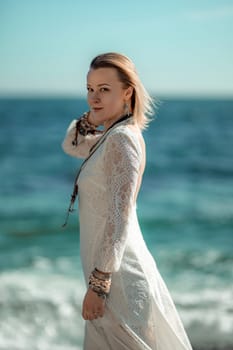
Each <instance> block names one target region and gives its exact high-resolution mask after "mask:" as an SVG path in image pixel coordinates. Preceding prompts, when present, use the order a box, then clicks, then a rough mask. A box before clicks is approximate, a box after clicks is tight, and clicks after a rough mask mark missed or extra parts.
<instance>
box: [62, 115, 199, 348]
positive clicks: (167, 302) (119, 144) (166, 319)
mask: <svg viewBox="0 0 233 350" xmlns="http://www.w3.org/2000/svg"><path fill="white" fill-rule="evenodd" d="M126 124H127V122H125V121H123V122H121V123H119V124H118V125H116V126H114V127H113V128H112V129H110V130H109V131H108V133H107V134H106V136H105V140H104V142H103V143H102V144H101V145H100V146H99V147H98V148H97V150H96V151H95V152H94V153H93V155H92V156H91V157H90V159H89V160H88V161H87V162H86V164H85V166H84V167H83V169H82V171H81V173H80V176H79V179H78V186H79V217H80V252H81V260H82V264H83V271H84V275H85V280H86V283H88V277H89V275H90V273H91V271H92V270H93V269H94V268H95V267H97V268H98V269H99V270H101V271H106V272H112V285H111V291H110V295H109V297H108V299H107V302H106V309H105V314H104V317H103V318H98V319H96V320H93V321H86V329H85V340H84V349H85V350H123V349H124V350H126V349H130V350H142V349H144V350H146V349H148V350H152V349H153V350H184V349H185V350H187V349H189V350H190V349H192V348H191V345H190V342H189V340H188V337H187V335H186V333H185V330H184V327H183V325H182V322H181V320H180V318H179V315H178V313H177V311H176V308H175V306H174V303H173V301H172V299H171V296H170V294H169V292H168V290H167V288H166V286H165V284H164V282H163V279H162V278H161V276H160V274H159V272H158V270H157V267H156V263H155V261H154V259H153V257H152V256H151V254H150V253H149V251H148V249H147V247H146V244H145V242H144V240H143V237H142V233H141V230H140V227H139V224H138V219H137V212H136V204H135V202H136V197H137V193H138V190H139V187H140V182H141V178H142V174H143V170H144V160H145V154H144V150H143V148H142V145H141V142H140V137H139V134H137V133H136V132H134V131H133V130H132V129H131V128H130V127H129V126H128V125H126ZM74 135H75V121H73V122H72V123H71V125H70V127H69V128H68V131H67V134H66V137H65V140H64V142H63V149H64V151H65V152H66V153H68V154H69V155H71V156H75V157H87V156H88V155H89V150H90V148H91V146H93V144H95V143H96V142H97V139H98V138H99V136H93V135H88V136H86V137H84V136H82V135H78V146H77V147H75V146H72V140H73V139H74ZM140 136H141V135H140Z"/></svg>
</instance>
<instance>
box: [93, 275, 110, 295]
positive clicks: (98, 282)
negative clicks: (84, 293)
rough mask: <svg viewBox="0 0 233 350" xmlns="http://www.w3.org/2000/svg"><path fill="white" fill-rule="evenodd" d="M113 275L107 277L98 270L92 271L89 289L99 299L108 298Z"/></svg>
mask: <svg viewBox="0 0 233 350" xmlns="http://www.w3.org/2000/svg"><path fill="white" fill-rule="evenodd" d="M110 287H111V274H108V275H105V274H102V273H101V272H99V271H98V270H96V269H95V270H94V271H92V273H91V274H90V277H89V288H91V289H92V290H93V292H95V293H97V295H98V296H99V297H102V298H104V299H105V298H106V297H107V296H108V294H109V292H110Z"/></svg>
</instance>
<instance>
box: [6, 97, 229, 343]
mask: <svg viewBox="0 0 233 350" xmlns="http://www.w3.org/2000/svg"><path fill="white" fill-rule="evenodd" d="M161 102H162V103H161V104H160V106H159V109H158V112H157V118H156V119H155V120H154V121H153V122H152V123H151V125H150V128H149V129H148V130H147V131H145V132H144V137H145V141H146V144H147V167H146V171H145V175H144V179H143V184H142V188H141V192H140V195H139V198H138V215H139V220H140V223H141V227H142V231H143V233H144V238H145V240H146V242H147V244H148V247H149V249H150V251H151V252H152V254H153V256H154V258H155V260H156V262H157V265H158V267H159V270H160V272H161V274H162V276H163V278H164V279H165V281H166V284H167V285H168V288H169V290H170V292H171V294H172V296H173V298H174V301H175V303H176V305H177V308H178V310H179V313H180V315H181V318H182V319H183V321H184V324H185V327H186V329H187V332H188V334H189V336H190V338H191V341H192V343H193V345H194V347H195V348H196V349H203V348H205V349H207V348H213V347H214V346H215V348H216V349H223V348H224V346H228V347H229V348H231V347H232V348H233V337H232V334H233V304H232V300H233V283H232V277H233V269H232V266H233V265H232V263H233V248H232V247H233V161H232V159H233V157H232V150H233V101H229V100H228V101H223V100H222V101H220V100H219V101H217V100H166V99H164V100H161ZM85 110H86V104H85V101H84V100H75V99H51V100H49V99H35V100H33V99H2V100H0V159H1V172H0V178H1V187H0V219H1V221H0V222H1V231H0V272H1V274H0V349H1V350H3V349H11V350H14V349H17V350H21V349H22V350H29V349H30V350H31V349H41V350H42V349H43V350H47V349H48V350H51V349H53V350H54V349H59V350H61V349H66V350H71V349H76V350H78V349H81V348H82V345H81V344H82V339H83V321H82V319H81V315H80V310H81V302H82V298H83V295H84V293H85V289H84V284H83V276H82V271H81V267H80V260H79V236H78V217H77V215H76V214H73V215H71V217H70V221H69V225H68V227H67V228H66V229H62V228H61V224H62V223H63V221H64V218H65V211H66V209H67V206H68V202H69V198H70V193H71V190H72V184H73V178H74V176H75V173H76V170H77V168H78V167H79V165H80V163H81V161H80V160H76V159H74V158H70V157H68V156H67V155H65V154H64V153H63V152H62V150H61V146H60V144H61V142H62V139H63V137H64V134H65V130H66V128H67V126H68V124H69V122H70V121H71V120H72V119H74V118H75V117H77V116H79V115H80V114H81V113H82V112H84V111H85Z"/></svg>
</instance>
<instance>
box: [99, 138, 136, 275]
mask: <svg viewBox="0 0 233 350" xmlns="http://www.w3.org/2000/svg"><path fill="white" fill-rule="evenodd" d="M141 161H142V157H141V152H140V149H139V146H138V145H137V143H136V142H135V140H134V139H133V136H131V135H129V134H128V133H125V132H116V133H113V134H112V135H109V137H108V138H107V140H106V146H105V155H104V170H105V171H104V173H105V176H106V193H107V206H108V213H107V220H106V225H105V230H104V234H103V239H102V241H101V242H100V245H99V247H100V248H99V250H98V251H97V252H96V259H95V267H96V268H97V269H98V270H100V271H102V272H114V271H117V270H118V269H119V267H120V264H121V259H122V256H123V253H124V249H125V245H126V241H127V233H128V223H129V216H130V213H131V209H132V207H133V205H134V199H135V192H136V188H137V182H138V176H139V170H140V165H141Z"/></svg>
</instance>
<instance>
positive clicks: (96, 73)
mask: <svg viewBox="0 0 233 350" xmlns="http://www.w3.org/2000/svg"><path fill="white" fill-rule="evenodd" d="M87 91H88V93H87V100H88V104H89V106H90V110H91V116H92V119H91V120H93V121H94V123H95V125H104V127H105V128H108V127H109V126H110V125H111V124H112V123H114V122H115V121H116V120H118V119H119V118H120V117H121V116H122V115H123V114H124V113H125V112H124V105H125V103H127V102H128V103H129V102H130V98H131V96H132V87H128V88H123V84H122V82H121V81H120V80H119V78H118V75H117V71H116V69H115V68H98V69H90V71H89V72H88V74H87ZM129 104H130V103H129Z"/></svg>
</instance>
